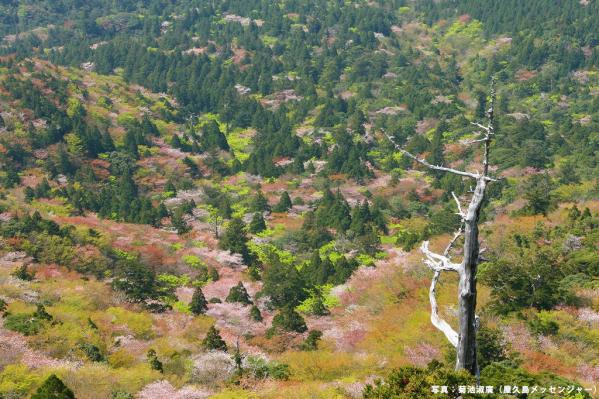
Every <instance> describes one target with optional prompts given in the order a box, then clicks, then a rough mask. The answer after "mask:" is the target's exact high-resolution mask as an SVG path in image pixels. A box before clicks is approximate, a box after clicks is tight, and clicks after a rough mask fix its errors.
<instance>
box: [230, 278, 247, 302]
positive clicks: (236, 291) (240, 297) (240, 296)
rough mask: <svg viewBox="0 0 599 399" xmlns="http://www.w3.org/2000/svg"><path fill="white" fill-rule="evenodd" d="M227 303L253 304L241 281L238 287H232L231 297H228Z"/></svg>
mask: <svg viewBox="0 0 599 399" xmlns="http://www.w3.org/2000/svg"><path fill="white" fill-rule="evenodd" d="M225 301H227V302H237V303H242V304H244V305H251V304H252V299H251V298H250V295H249V294H248V292H247V290H246V289H245V286H244V285H243V283H242V282H241V281H240V282H239V283H237V285H236V286H234V287H231V290H230V291H229V295H227V298H226V299H225Z"/></svg>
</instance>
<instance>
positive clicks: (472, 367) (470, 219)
mask: <svg viewBox="0 0 599 399" xmlns="http://www.w3.org/2000/svg"><path fill="white" fill-rule="evenodd" d="M494 103H495V88H494V82H492V83H491V101H490V108H489V110H488V111H487V118H488V124H487V125H486V126H484V125H481V124H480V123H473V124H474V125H475V126H477V127H479V128H480V129H481V130H482V131H481V132H479V133H480V134H481V135H482V136H483V137H482V138H480V139H476V140H473V141H471V142H470V143H469V144H475V143H482V144H483V145H484V152H483V172H482V173H470V172H465V171H461V170H456V169H452V168H447V167H444V166H439V165H432V164H430V163H428V162H427V161H426V160H424V159H421V158H418V157H416V156H415V155H413V154H411V153H409V152H408V151H406V150H404V149H403V148H401V147H400V146H398V145H397V144H395V147H396V148H397V149H398V150H399V151H400V152H402V153H403V154H405V155H406V156H408V157H409V158H411V159H412V160H414V161H416V162H418V163H420V164H421V165H424V166H426V167H427V168H429V169H433V170H438V171H443V172H449V173H453V174H456V175H459V176H462V177H468V178H470V179H473V180H474V181H476V187H475V189H474V192H473V193H472V198H471V200H470V203H469V204H468V209H466V211H465V212H464V210H462V206H461V204H460V200H459V199H458V198H457V196H456V195H455V194H454V193H452V196H453V198H454V200H455V202H456V204H457V208H458V215H460V217H461V218H462V226H461V227H460V229H459V230H458V232H456V234H455V235H454V237H453V239H452V240H451V242H450V243H449V245H448V246H447V248H446V249H445V252H444V253H443V255H440V254H436V253H434V252H432V251H430V250H429V248H428V241H425V242H423V243H422V246H421V250H422V253H423V254H424V255H425V257H426V258H425V260H424V263H425V264H426V265H428V266H429V267H430V268H431V269H432V270H433V271H434V275H433V279H432V281H431V287H430V292H429V298H430V303H431V322H432V324H433V325H434V326H435V327H437V328H438V329H439V330H440V331H442V332H443V333H444V334H445V336H446V337H447V339H448V341H449V342H450V343H451V344H452V345H453V346H454V347H455V348H456V352H457V356H456V370H462V369H463V370H467V371H468V372H470V373H471V374H473V375H476V376H477V377H478V375H479V370H478V364H477V359H476V330H477V329H478V317H477V316H476V295H477V293H476V273H477V269H478V263H479V258H480V248H479V237H478V222H479V218H480V212H481V208H482V206H483V202H484V199H485V190H486V188H487V184H488V183H489V182H491V181H495V179H493V178H492V177H490V176H489V150H490V145H491V140H492V139H493V136H494V135H495V123H494V114H493V111H494ZM387 137H388V138H389V140H391V141H392V142H393V139H392V138H391V137H389V136H387ZM462 233H463V235H464V244H463V249H462V253H463V257H462V262H461V263H459V264H456V263H452V262H451V259H450V250H451V248H452V246H453V245H454V244H455V243H456V241H457V239H458V238H459V237H460V236H461V235H462ZM442 271H454V272H457V273H458V276H459V286H458V323H459V328H458V331H455V330H454V329H453V328H452V327H451V326H450V325H449V323H447V322H446V321H445V320H443V319H442V318H441V316H440V315H439V309H438V305H437V299H436V286H437V283H438V281H439V278H440V276H441V272H442Z"/></svg>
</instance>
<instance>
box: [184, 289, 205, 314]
mask: <svg viewBox="0 0 599 399" xmlns="http://www.w3.org/2000/svg"><path fill="white" fill-rule="evenodd" d="M189 309H190V310H191V313H193V314H194V315H196V316H197V315H200V314H204V313H206V311H207V310H208V302H207V301H206V297H205V296H204V293H203V292H202V289H201V288H200V287H196V289H195V291H194V292H193V296H192V297H191V303H190V304H189Z"/></svg>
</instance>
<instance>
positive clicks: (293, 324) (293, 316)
mask: <svg viewBox="0 0 599 399" xmlns="http://www.w3.org/2000/svg"><path fill="white" fill-rule="evenodd" d="M272 328H273V330H274V331H287V332H297V333H303V332H305V331H306V330H308V327H307V326H306V322H305V321H304V318H303V317H302V316H301V315H300V314H299V313H297V312H296V311H295V310H294V309H293V307H291V306H285V307H284V308H283V309H281V310H280V311H279V313H277V314H276V315H275V317H274V318H273V319H272Z"/></svg>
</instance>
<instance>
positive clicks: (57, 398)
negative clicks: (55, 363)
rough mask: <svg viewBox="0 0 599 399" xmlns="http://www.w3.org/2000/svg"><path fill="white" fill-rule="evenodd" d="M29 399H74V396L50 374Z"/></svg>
mask: <svg viewBox="0 0 599 399" xmlns="http://www.w3.org/2000/svg"><path fill="white" fill-rule="evenodd" d="M31 399H75V394H73V391H71V390H70V389H69V388H68V387H67V386H66V385H65V384H64V383H63V382H62V381H61V380H60V379H59V378H58V377H57V376H56V375H55V374H52V375H50V377H48V378H47V379H46V381H44V383H43V384H42V385H41V386H40V387H39V388H38V389H37V391H35V393H34V394H33V395H31Z"/></svg>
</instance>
